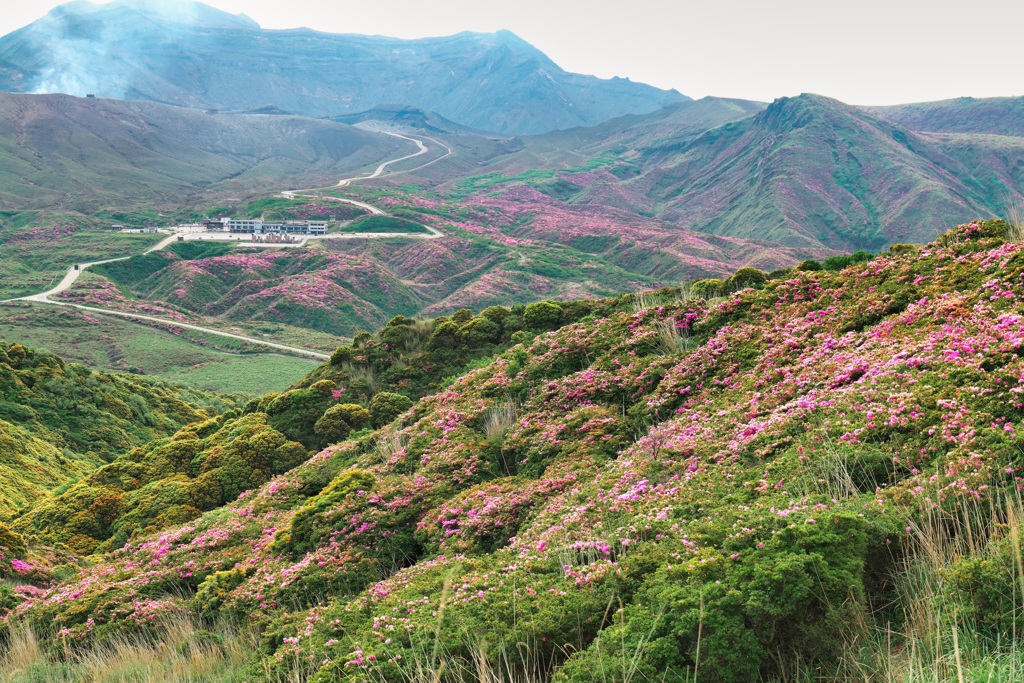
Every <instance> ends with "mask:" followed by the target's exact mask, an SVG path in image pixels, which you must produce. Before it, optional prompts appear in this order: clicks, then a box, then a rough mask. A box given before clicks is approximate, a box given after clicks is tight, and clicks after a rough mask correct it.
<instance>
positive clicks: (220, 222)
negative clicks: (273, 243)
mask: <svg viewBox="0 0 1024 683" xmlns="http://www.w3.org/2000/svg"><path fill="white" fill-rule="evenodd" d="M200 225H202V226H203V227H204V228H205V229H206V230H208V231H210V232H234V233H242V234H245V235H270V234H279V235H326V234H327V221H286V222H284V223H268V222H266V221H263V220H260V219H255V218H219V219H215V220H209V219H207V220H204V221H203V222H202V223H200Z"/></svg>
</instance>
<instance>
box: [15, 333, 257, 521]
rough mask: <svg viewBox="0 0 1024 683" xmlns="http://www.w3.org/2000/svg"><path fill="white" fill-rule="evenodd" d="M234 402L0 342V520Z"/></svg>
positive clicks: (221, 397) (224, 397)
mask: <svg viewBox="0 0 1024 683" xmlns="http://www.w3.org/2000/svg"><path fill="white" fill-rule="evenodd" d="M236 400H237V397H232V396H227V395H225V396H216V395H213V394H210V393H208V392H202V391H197V390H194V389H187V388H185V387H181V386H176V385H170V384H165V383H163V382H157V381H152V380H148V379H144V378H140V377H137V376H131V375H117V374H106V373H99V372H93V371H92V370H89V369H87V368H85V367H83V366H81V365H78V364H68V363H65V361H64V360H63V359H62V358H60V357H58V356H54V355H52V354H50V353H48V352H45V351H42V350H38V349H33V348H31V347H29V348H27V349H26V348H25V347H23V346H21V345H20V344H11V343H5V342H0V444H2V445H0V471H2V472H3V474H4V477H3V484H2V486H0V510H3V513H2V514H0V517H3V518H9V517H10V516H11V515H13V514H14V512H15V510H17V509H18V508H20V507H22V506H24V505H26V504H29V503H32V502H35V501H38V500H39V499H41V498H42V497H45V495H46V494H47V493H48V492H49V491H51V490H53V489H55V488H57V487H58V486H60V485H62V484H65V483H67V482H68V481H71V480H77V479H79V478H80V477H81V476H82V475H84V474H85V473H87V472H89V471H90V470H93V469H95V468H96V467H97V466H99V465H102V464H103V463H104V462H108V461H110V460H112V459H114V458H115V457H117V456H118V455H120V454H122V453H124V452H126V451H127V450H128V449H130V448H133V447H135V446H139V445H141V444H144V443H147V442H149V441H151V440H153V439H154V438H159V437H162V436H166V435H168V434H172V433H174V432H175V431H177V430H178V429H179V428H181V427H182V426H183V425H184V424H187V423H190V422H194V421H195V420H197V419H203V418H205V417H207V416H209V415H213V414H217V413H220V412H222V411H224V410H227V409H228V408H230V407H231V406H233V405H234V402H235V401H236Z"/></svg>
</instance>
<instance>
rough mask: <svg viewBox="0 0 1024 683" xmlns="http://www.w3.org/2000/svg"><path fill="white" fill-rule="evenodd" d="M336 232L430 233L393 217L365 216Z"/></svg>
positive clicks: (418, 226)
mask: <svg viewBox="0 0 1024 683" xmlns="http://www.w3.org/2000/svg"><path fill="white" fill-rule="evenodd" d="M338 232H395V233H408V234H414V235H419V234H427V233H429V232H430V231H429V230H427V229H426V228H425V227H423V226H422V225H420V224H419V223H414V222H413V221H409V220H405V219H404V218H396V217H395V216H366V217H364V218H360V219H358V220H355V221H352V222H351V223H349V224H348V225H346V226H345V227H343V228H339V230H338Z"/></svg>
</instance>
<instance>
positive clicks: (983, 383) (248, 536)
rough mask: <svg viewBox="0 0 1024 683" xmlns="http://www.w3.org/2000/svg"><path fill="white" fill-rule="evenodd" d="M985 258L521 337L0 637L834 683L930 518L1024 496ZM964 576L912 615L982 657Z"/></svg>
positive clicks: (50, 599)
mask: <svg viewBox="0 0 1024 683" xmlns="http://www.w3.org/2000/svg"><path fill="white" fill-rule="evenodd" d="M1006 227H1007V226H1006V225H1005V224H1003V223H1000V222H995V221H994V222H989V223H982V224H971V225H965V226H961V227H959V228H957V229H955V230H954V231H952V232H950V233H948V234H947V235H945V236H943V237H942V238H941V239H940V240H938V241H937V242H936V243H934V244H931V245H928V246H925V247H923V248H920V249H917V248H909V247H907V248H895V249H894V250H892V251H890V252H889V253H888V254H886V255H883V256H879V257H877V258H875V259H874V260H872V261H869V262H867V263H861V264H857V265H853V266H851V267H849V268H847V269H846V270H844V271H842V272H839V273H836V272H829V271H808V270H803V271H799V272H792V273H790V274H789V275H788V276H786V277H782V278H779V279H774V280H769V281H767V282H766V283H764V284H763V286H762V287H761V288H760V289H746V290H743V291H740V292H738V293H736V294H733V295H730V296H728V297H725V298H724V299H719V300H713V301H704V300H692V299H687V298H685V297H682V296H681V293H678V292H677V293H676V294H680V296H678V297H677V298H673V297H661V300H648V301H647V302H645V303H641V304H640V305H638V306H637V307H636V309H635V310H633V311H620V312H614V311H612V312H609V313H608V314H607V315H605V316H603V317H599V316H596V315H595V316H594V317H592V318H584V319H582V320H580V321H579V322H576V323H573V324H570V325H567V326H564V327H562V328H561V329H558V330H556V331H553V332H550V333H544V334H540V335H538V336H536V337H535V338H532V339H528V340H527V341H524V342H523V343H522V344H519V345H517V346H514V347H512V348H511V349H509V350H508V351H506V352H505V353H503V354H501V355H500V356H499V357H498V358H497V359H496V360H494V361H493V362H491V363H490V364H489V365H487V366H486V367H483V368H480V369H477V370H475V371H472V372H470V373H469V374H467V375H465V376H463V377H462V378H461V379H459V380H457V381H455V382H454V383H453V384H451V385H450V386H448V387H447V388H446V389H445V390H444V391H442V392H440V393H437V394H435V395H432V396H429V397H426V398H424V399H422V400H420V401H419V402H418V403H417V404H415V406H413V407H412V408H410V409H409V410H407V411H406V412H405V413H404V414H402V415H400V416H399V417H397V418H396V420H395V421H394V422H392V423H391V424H389V425H387V426H385V427H383V428H382V429H379V430H378V431H376V432H373V433H371V434H366V433H365V432H364V433H363V434H361V435H359V437H358V438H356V439H350V440H348V441H344V442H341V443H339V444H337V445H334V446H331V447H329V448H327V449H325V450H323V451H322V452H321V453H319V454H318V455H316V456H315V457H313V458H312V459H310V460H309V461H308V462H306V463H304V464H302V465H300V466H299V467H297V468H295V469H294V470H292V471H290V472H288V473H287V474H284V475H282V476H279V477H276V478H274V479H273V480H271V481H270V482H269V483H268V484H266V485H265V486H263V487H261V488H259V489H258V490H254V491H251V492H247V493H245V494H243V495H242V496H241V497H240V498H239V499H238V500H237V501H235V502H233V503H231V504H229V505H228V506H226V507H223V508H220V509H218V510H214V511H212V512H209V513H207V514H205V515H203V516H202V517H200V518H199V519H197V520H196V521H194V522H192V523H190V524H187V525H185V526H181V527H178V528H175V529H173V530H169V531H166V532H163V533H160V534H156V535H153V536H151V537H149V538H147V539H143V540H139V541H134V542H130V543H128V544H127V545H126V546H125V547H124V548H122V549H120V550H117V551H115V552H114V553H112V554H110V555H108V556H107V557H106V558H105V559H104V560H103V561H101V562H99V563H97V564H96V565H95V566H92V567H90V568H87V569H84V570H83V571H82V572H81V573H79V574H78V575H76V576H74V577H72V578H70V579H68V580H66V581H65V582H63V583H60V584H57V585H56V586H53V587H52V588H48V589H46V590H45V591H27V592H26V593H25V594H23V595H22V599H23V601H22V602H21V604H20V605H17V606H15V607H13V611H12V612H11V614H10V616H9V617H8V618H7V623H8V624H20V623H30V624H33V625H35V627H36V628H38V629H46V628H51V627H52V628H53V638H54V640H53V647H54V649H55V651H58V652H67V651H69V649H70V650H74V649H75V648H78V647H85V646H87V645H88V644H89V643H92V642H97V641H103V640H104V639H105V638H108V637H110V636H111V635H113V634H116V633H119V632H123V631H124V630H126V629H131V630H132V632H134V633H139V632H140V630H145V629H154V630H155V629H158V628H159V619H158V618H157V617H158V616H159V615H167V614H173V613H185V612H191V613H193V614H194V615H196V616H197V617H198V618H201V619H204V620H207V621H208V622H209V623H211V624H216V623H218V622H228V621H233V622H234V623H240V624H245V625H247V627H248V628H251V629H252V631H253V632H254V633H256V634H257V635H258V637H259V640H260V648H259V650H258V651H255V652H253V653H252V662H251V668H250V671H251V676H250V678H249V680H264V679H265V680H280V679H282V678H289V677H293V676H298V678H299V679H302V680H313V681H319V682H326V681H333V680H339V679H342V680H345V679H358V680H376V681H379V680H419V679H418V678H417V677H418V676H421V677H431V676H433V672H442V671H443V672H447V673H448V674H450V675H452V676H453V677H454V676H456V675H457V672H458V671H464V670H472V671H473V672H480V671H481V667H483V668H485V669H489V670H500V671H505V670H509V677H511V676H512V675H519V676H520V677H525V676H527V675H529V676H535V677H538V678H541V679H547V678H554V679H557V680H565V681H568V680H572V681H590V680H595V679H600V680H608V679H610V680H625V679H630V678H633V679H637V680H639V678H640V677H642V678H649V679H662V678H664V679H665V680H684V679H687V678H688V677H690V676H693V674H694V671H695V670H698V669H699V675H700V678H701V680H709V681H755V680H759V679H760V678H772V677H779V678H782V677H787V676H789V675H791V674H792V672H793V671H794V667H797V668H799V669H800V670H801V671H819V672H820V673H821V674H822V675H832V674H833V673H836V675H839V674H841V673H842V672H843V671H844V667H846V666H853V663H851V661H850V660H849V659H848V655H849V653H850V652H851V651H857V649H858V648H859V647H861V645H863V644H864V643H865V639H866V638H867V637H868V635H869V634H870V628H871V623H872V621H873V620H878V621H881V622H882V623H885V622H898V621H899V620H901V619H903V618H904V615H905V614H907V612H905V611H904V610H903V607H904V606H905V605H901V604H900V603H899V600H900V594H899V593H898V591H896V590H895V588H894V584H893V582H892V581H891V580H890V579H891V577H893V576H894V574H895V573H896V572H897V571H898V570H899V569H900V568H901V566H902V565H901V561H902V559H901V558H902V557H903V556H904V553H905V552H907V550H908V549H909V548H910V547H911V545H912V543H911V541H912V537H913V533H914V530H915V529H917V528H919V527H920V526H921V525H923V524H924V522H925V518H932V519H934V518H940V519H941V518H943V516H944V515H947V514H948V515H956V514H957V513H958V511H959V510H961V509H963V508H971V509H974V508H975V507H977V506H978V505H988V504H989V503H988V502H987V501H993V504H995V501H996V499H997V496H998V493H999V492H1000V491H1002V490H1014V489H1015V487H1016V486H1017V485H1018V483H1019V476H1020V468H1021V467H1024V461H1022V459H1021V453H1022V450H1021V448H1020V447H1019V445H1018V444H1017V440H1018V437H1017V432H1018V430H1019V429H1020V420H1021V417H1022V415H1024V401H1022V399H1021V398H1020V395H1021V392H1022V391H1024V311H1022V310H1021V303H1020V301H1019V300H1018V295H1017V292H1018V291H1019V289H1020V284H1021V279H1022V278H1024V246H1022V245H1021V244H1019V243H1008V242H1005V241H1004V240H1003V235H1004V234H1005V233H1004V231H1005V230H1006ZM652 297H653V295H652ZM978 501H982V502H981V503H979V502H978ZM1010 527H1012V525H1010ZM1010 527H1004V528H1010ZM998 533H1003V532H998V531H997V534H998ZM1013 538H1017V540H1018V542H1019V537H1011V536H1006V537H1005V538H1002V539H1001V538H999V537H994V538H993V539H992V541H993V543H994V544H996V545H997V546H998V547H1003V548H1006V547H1007V546H1006V545H1005V542H1004V541H1006V540H1012V539H1013ZM974 541H975V543H976V544H979V545H984V544H985V542H986V541H985V539H980V540H979V539H974ZM999 544H1002V545H999ZM1008 552H1009V551H1008V550H1006V551H1005V552H1003V554H1002V555H1000V554H998V553H996V552H995V551H993V553H994V554H993V555H992V557H993V558H995V559H993V562H1009V564H1008V565H1005V566H1011V567H1012V557H1013V555H1012V553H1011V554H1007V553H1008ZM1007 557H1009V558H1011V559H1010V560H1006V558H1007ZM1018 557H1019V555H1018ZM973 561H974V560H973V559H972V558H970V557H963V558H961V559H960V560H958V562H961V564H960V565H958V566H957V567H954V569H955V570H956V571H954V573H953V574H952V575H954V576H956V580H957V582H958V585H960V586H961V587H962V588H963V589H964V590H962V591H961V592H958V593H956V594H955V595H952V594H950V595H939V596H937V597H936V598H935V599H937V600H939V599H941V600H946V602H945V603H944V605H945V609H944V611H943V612H942V613H943V614H944V615H947V616H945V617H943V618H944V619H947V620H948V621H949V625H950V626H951V627H953V628H954V629H955V628H956V626H955V623H956V622H955V621H954V620H956V619H965V618H967V616H965V615H970V618H971V620H972V624H973V625H974V626H975V627H976V630H977V633H979V634H988V635H991V636H992V637H993V642H994V641H995V639H996V637H997V636H1000V634H1001V637H1002V638H1003V640H1004V641H1005V638H1006V637H1007V636H1006V634H1007V633H1009V632H1010V627H1011V625H1013V632H1020V631H1019V627H1020V626H1024V623H1020V624H1015V625H1014V620H1015V619H1016V620H1020V612H1019V610H1014V609H1012V604H1011V603H1012V598H1008V599H1007V600H1009V601H1010V602H1009V603H1007V602H1000V600H1003V599H1004V598H1003V597H1001V596H1012V595H1013V594H1014V590H1015V589H1014V578H1013V574H1012V572H1011V573H1006V572H1003V573H1000V572H999V571H996V569H995V568H996V567H999V566H1004V565H1002V564H998V565H987V564H986V565H984V566H982V565H977V566H975V565H971V564H970V562H973ZM1000 582H1001V583H1000ZM959 623H960V624H961V627H963V623H964V622H963V621H961V622H959ZM943 624H945V622H943ZM942 627H943V628H945V625H943V626H942ZM954 633H955V631H954ZM954 637H955V635H954ZM892 646H893V647H898V646H900V644H898V643H893V644H892ZM958 652H959V650H958ZM957 661H958V662H959V659H958V660H957ZM424 671H426V672H427V673H426V674H424V673H423V672H424ZM517 672H518V674H517ZM437 675H438V676H440V674H437Z"/></svg>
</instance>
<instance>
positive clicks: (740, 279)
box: [725, 268, 768, 291]
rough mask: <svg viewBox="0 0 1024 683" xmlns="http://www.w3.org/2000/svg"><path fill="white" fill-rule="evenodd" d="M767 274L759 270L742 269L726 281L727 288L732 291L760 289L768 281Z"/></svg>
mask: <svg viewBox="0 0 1024 683" xmlns="http://www.w3.org/2000/svg"><path fill="white" fill-rule="evenodd" d="M767 279H768V278H767V277H766V276H765V274H764V273H763V272H762V271H760V270H758V269H757V268H740V269H739V270H737V271H736V272H735V273H733V274H732V277H730V278H729V279H728V280H726V283H725V286H726V287H727V288H728V289H731V290H734V291H735V290H739V289H746V288H747V287H755V288H756V287H760V286H761V285H763V284H764V283H765V281H767Z"/></svg>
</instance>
